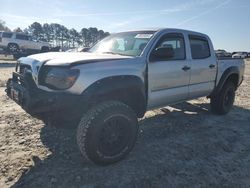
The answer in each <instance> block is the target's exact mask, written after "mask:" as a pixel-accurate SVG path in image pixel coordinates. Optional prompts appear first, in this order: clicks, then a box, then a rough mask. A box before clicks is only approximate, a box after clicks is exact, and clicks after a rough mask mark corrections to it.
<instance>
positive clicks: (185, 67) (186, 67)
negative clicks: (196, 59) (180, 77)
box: [182, 66, 191, 71]
mask: <svg viewBox="0 0 250 188" xmlns="http://www.w3.org/2000/svg"><path fill="white" fill-rule="evenodd" d="M189 69H191V67H188V66H184V67H183V68H182V70H184V71H188V70H189Z"/></svg>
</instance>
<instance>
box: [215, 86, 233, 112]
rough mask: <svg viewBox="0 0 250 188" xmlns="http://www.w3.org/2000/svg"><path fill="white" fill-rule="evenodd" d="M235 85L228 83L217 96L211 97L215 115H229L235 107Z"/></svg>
mask: <svg viewBox="0 0 250 188" xmlns="http://www.w3.org/2000/svg"><path fill="white" fill-rule="evenodd" d="M235 90H236V88H235V84H234V83H233V82H230V81H228V82H227V83H226V84H225V85H224V86H223V87H222V89H221V91H220V92H219V93H218V94H217V95H216V96H213V97H211V110H212V112H213V113H215V114H219V115H223V114H227V113H228V112H229V111H230V110H231V109H232V107H233V103H234V99H235Z"/></svg>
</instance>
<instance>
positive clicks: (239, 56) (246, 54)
mask: <svg viewBox="0 0 250 188" xmlns="http://www.w3.org/2000/svg"><path fill="white" fill-rule="evenodd" d="M247 56H248V53H247V52H236V53H235V54H234V55H233V56H232V57H233V58H241V59H245V58H247Z"/></svg>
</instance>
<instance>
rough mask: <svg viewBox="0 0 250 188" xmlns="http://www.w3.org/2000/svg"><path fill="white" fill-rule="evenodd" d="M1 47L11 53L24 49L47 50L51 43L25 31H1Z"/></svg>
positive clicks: (33, 50)
mask: <svg viewBox="0 0 250 188" xmlns="http://www.w3.org/2000/svg"><path fill="white" fill-rule="evenodd" d="M0 48H3V49H4V50H7V51H8V52H11V53H19V52H23V51H25V52H27V51H30V52H31V51H32V52H47V51H49V49H50V45H49V43H48V42H43V41H37V40H34V39H32V37H31V36H30V35H27V34H25V33H16V32H0Z"/></svg>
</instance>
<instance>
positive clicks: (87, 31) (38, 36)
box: [0, 20, 109, 48]
mask: <svg viewBox="0 0 250 188" xmlns="http://www.w3.org/2000/svg"><path fill="white" fill-rule="evenodd" d="M0 31H11V30H10V29H9V28H8V27H7V26H6V25H5V22H4V21H2V20H0ZM13 31H14V32H24V33H27V34H29V35H31V36H32V37H33V38H34V39H35V40H41V41H47V42H49V43H50V44H51V45H53V46H60V47H61V48H74V47H78V46H84V47H89V46H92V45H93V44H94V43H96V42H97V41H99V40H101V39H102V38H104V37H106V36H108V35H109V32H104V31H103V30H99V29H97V28H96V27H90V28H82V29H81V30H80V31H77V30H76V29H74V28H72V29H68V28H67V27H65V26H64V25H61V24H57V23H51V24H48V23H44V24H40V23H38V22H34V23H32V24H31V25H30V26H28V27H27V28H25V29H24V30H22V29H21V28H20V27H18V28H16V29H14V30H13Z"/></svg>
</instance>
